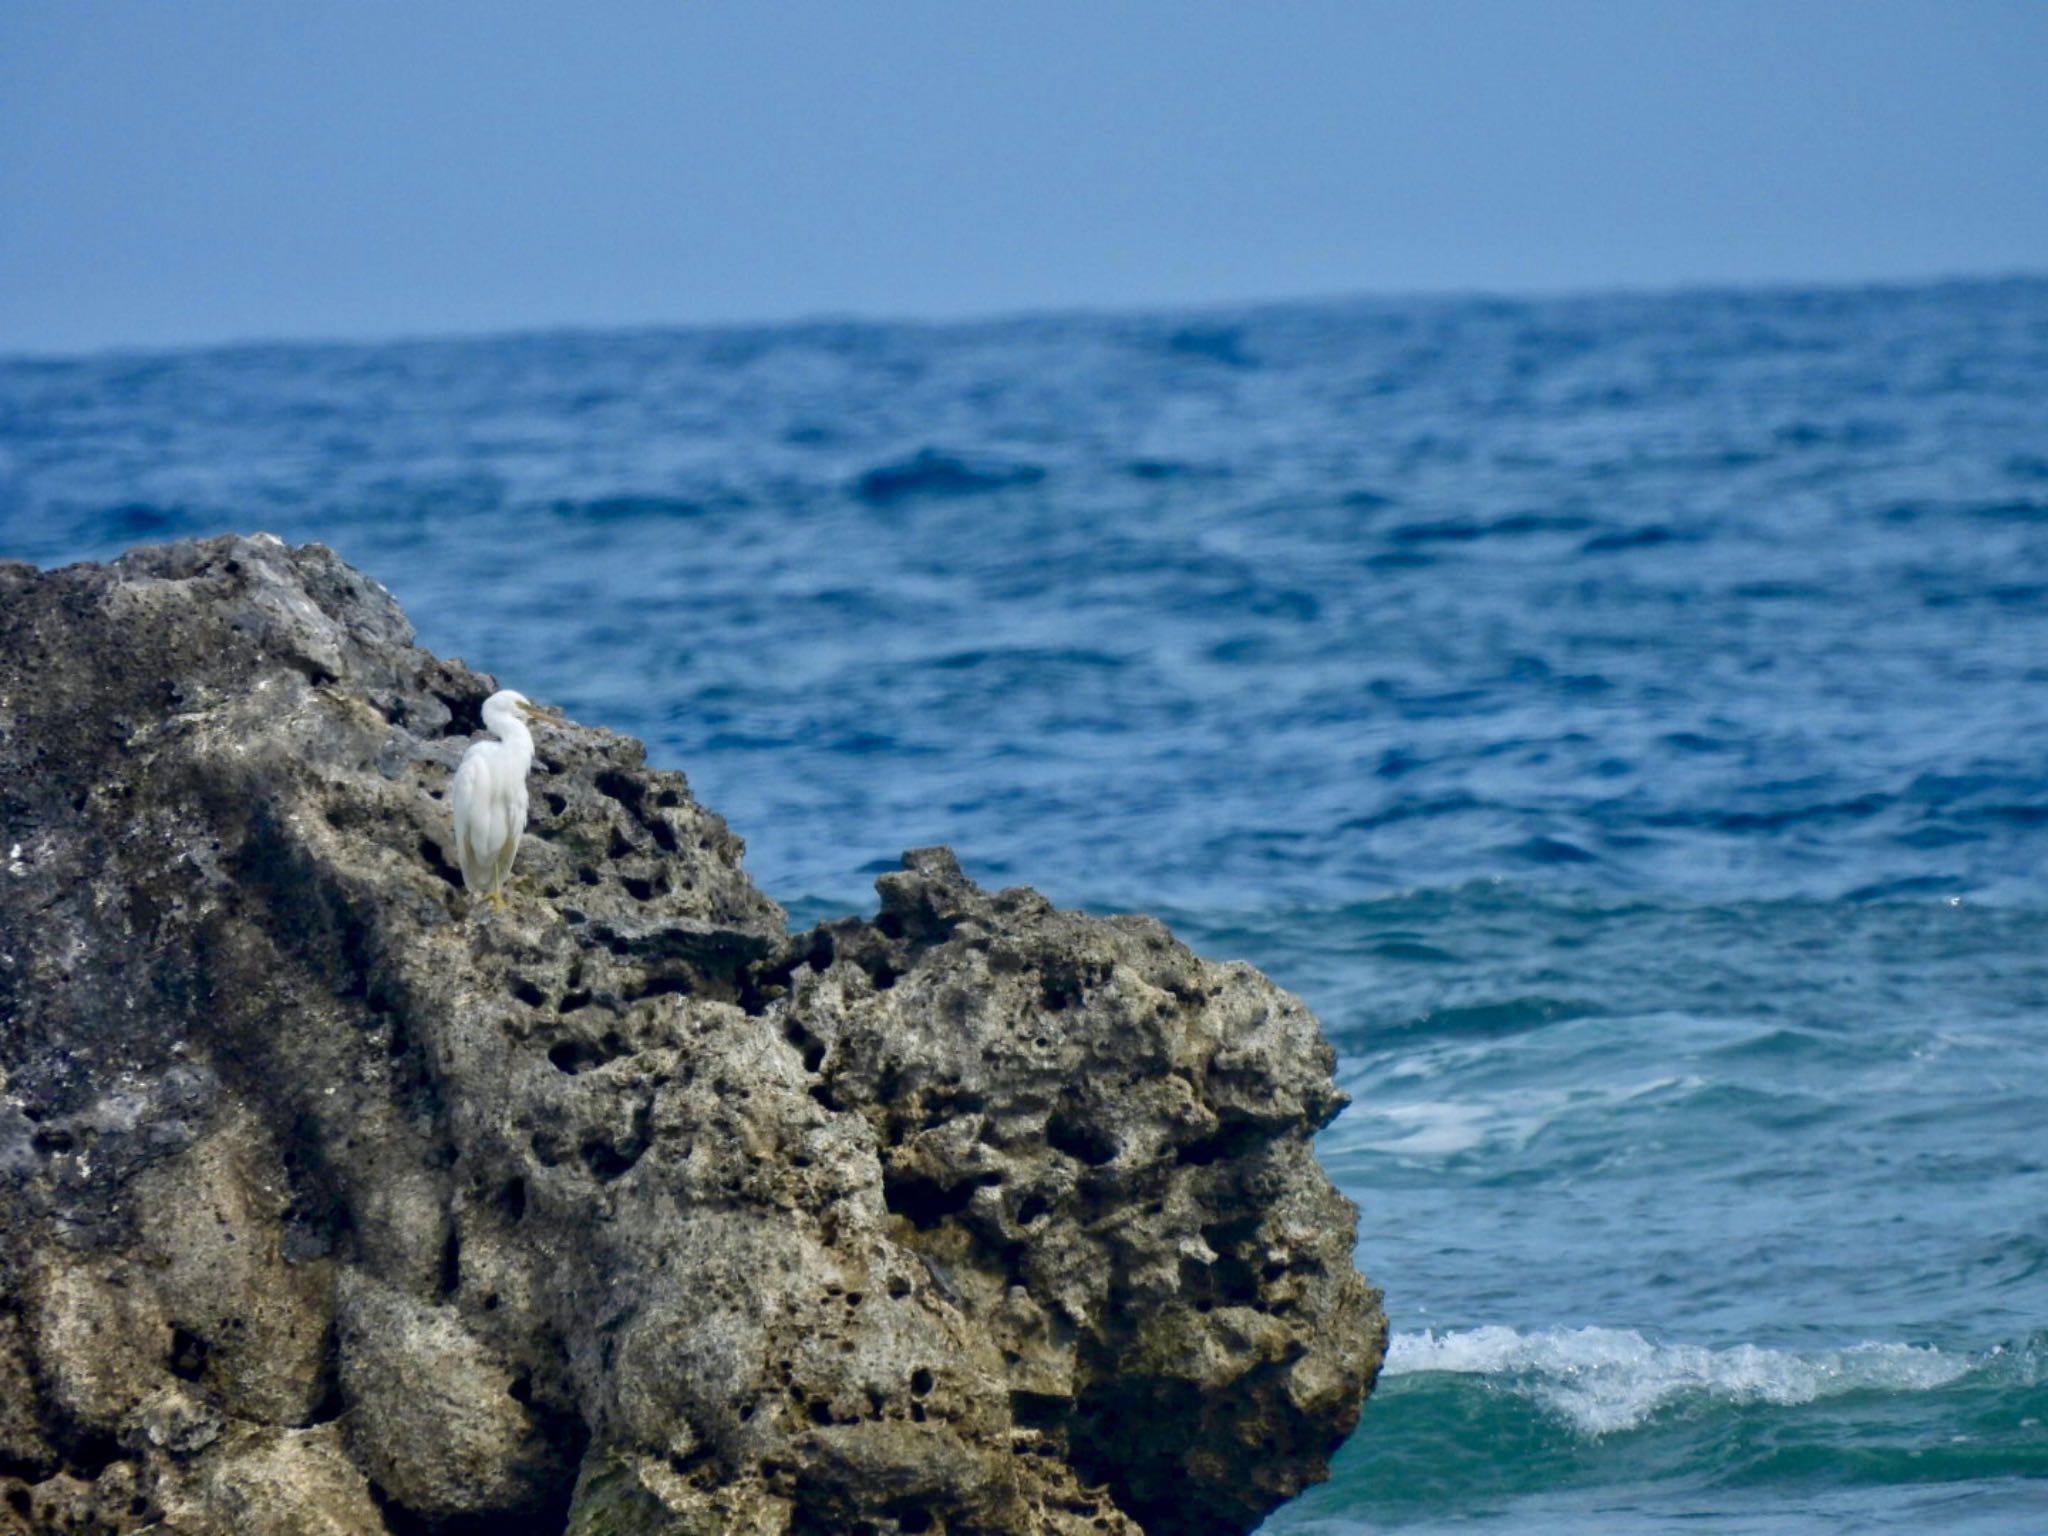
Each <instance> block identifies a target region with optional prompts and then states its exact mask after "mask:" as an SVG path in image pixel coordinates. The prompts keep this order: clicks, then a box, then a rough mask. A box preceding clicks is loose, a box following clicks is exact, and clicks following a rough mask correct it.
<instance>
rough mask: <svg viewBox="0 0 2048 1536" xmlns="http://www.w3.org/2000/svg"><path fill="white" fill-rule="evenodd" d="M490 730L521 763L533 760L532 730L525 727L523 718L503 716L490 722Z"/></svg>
mask: <svg viewBox="0 0 2048 1536" xmlns="http://www.w3.org/2000/svg"><path fill="white" fill-rule="evenodd" d="M491 730H492V732H493V733H494V734H495V735H496V736H497V738H498V740H500V741H502V742H504V743H505V745H506V746H508V747H510V748H511V749H512V753H513V755H514V756H515V757H517V758H518V759H519V760H520V761H521V762H522V763H530V762H532V761H533V732H531V731H529V730H528V729H527V728H526V722H525V721H524V720H521V719H520V718H518V716H516V715H509V716H504V717H501V718H499V719H496V720H493V721H492V722H491Z"/></svg>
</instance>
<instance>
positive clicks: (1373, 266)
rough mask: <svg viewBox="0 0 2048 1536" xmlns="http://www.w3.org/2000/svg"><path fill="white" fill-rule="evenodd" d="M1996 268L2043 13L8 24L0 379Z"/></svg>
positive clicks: (2038, 78) (2034, 96)
mask: <svg viewBox="0 0 2048 1536" xmlns="http://www.w3.org/2000/svg"><path fill="white" fill-rule="evenodd" d="M2018 270H2028V271H2036V272H2038V271H2042V270H2048V3H2043V0H1925V3H1921V0H1683V3H1681V0H1671V3H1659V0H1522V3H1512V0H1405V3H1399V4H1393V3H1373V0H1341V3H1311V0H1274V3H1264V0H1233V3H1228V4H1221V3H1215V4H1212V3H1204V0H1072V3H1067V0H1060V3H1040V0H1009V3H1004V4H996V3H985V4H984V3H976V0H872V3H867V4H859V3H855V0H747V3H744V4H742V3H737V0H735V3H729V4H728V3H716V4H713V3H702V0H697V3H692V0H662V3H652V0H648V3H640V0H604V3H597V4H569V3H566V0H562V3H551V4H545V5H543V4H537V3H517V0H476V3H435V0H407V3H398V0H246V3H242V0H180V3H158V0H131V3H124V4H109V3H96V0H0V351H16V350H25V349H34V350H49V349H68V348H84V347H99V346H105V345H110V344H148V345H158V344H164V343H178V342H186V341H209V340H224V339H234V338H253V337H271V336H385V335H395V334H407V333H422V332H444V331H477V330H496V329H508V328H518V327H533V326H546V325H555V324H564V323H567V324H597V325H607V324H616V323H645V322H655V321H697V320H713V321H717V320H743V319H772V318H782V317H789V316H798V315H813V314H824V313H837V314H846V313H853V314H870V315H928V316H946V315H960V314H973V313H987V312H999V311H1009V310H1017V309H1027V308H1043V307H1072V306H1090V307H1100V306H1113V305H1128V304H1138V305H1163V304H1178V303H1183V302H1211V301H1219V300H1230V299H1253V298H1277V297H1287V296H1292V295H1301V294H1333V293H1355V292H1375V291H1377V292H1387V291H1416V290H1434V289H1447V288H1448V289H1471V288H1487V289H1501V290H1532V289H1555V288H1596V287H1605V286H1611V285H1630V286H1645V285H1658V286H1661V285H1672V284H1683V283H1696V282H1723V281H1734V282H1751V281H1759V280H1763V281H1770V280H1844V279H1865V278H1896V277H1917V276H1927V275H1936V274H1953V273H1998V272H2012V271H2018Z"/></svg>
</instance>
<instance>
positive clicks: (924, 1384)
mask: <svg viewBox="0 0 2048 1536" xmlns="http://www.w3.org/2000/svg"><path fill="white" fill-rule="evenodd" d="M931 1389H932V1373H931V1372H930V1371H928V1370H926V1369H925V1368H924V1367H923V1366H921V1365H920V1366H919V1367H918V1368H917V1369H916V1370H914V1371H912V1372H911V1373H910V1395H911V1396H912V1397H923V1396H924V1395H925V1394H926V1393H927V1392H929V1391H931Z"/></svg>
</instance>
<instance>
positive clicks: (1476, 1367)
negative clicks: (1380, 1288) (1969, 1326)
mask: <svg viewBox="0 0 2048 1536" xmlns="http://www.w3.org/2000/svg"><path fill="white" fill-rule="evenodd" d="M1971 1365H1972V1362H1971V1360H1970V1359H1969V1358H1968V1357H1965V1356H1959V1355H1953V1354H1946V1353H1944V1352H1942V1351H1941V1350H1938V1349H1928V1348H1921V1347H1918V1346H1915V1345H1911V1344H1855V1345H1851V1346H1850V1347H1849V1348H1847V1349H1838V1350H1827V1351H1823V1352H1819V1353H1815V1354H1810V1355H1808V1354H1794V1353H1791V1352H1789V1351H1785V1350H1776V1349H1761V1348H1759V1347H1757V1346H1756V1345H1754V1344H1738V1345H1735V1346H1733V1347H1731V1348H1728V1349H1708V1348H1705V1347H1703V1346H1701V1345H1697V1344H1656V1343H1652V1342H1651V1341H1650V1340H1648V1339H1646V1338H1644V1337H1643V1336H1642V1335H1641V1334H1640V1333H1637V1332H1636V1331H1635V1330H1634V1329H1632V1328H1559V1329H1546V1330H1544V1331H1541V1332H1537V1333H1522V1332H1518V1331H1517V1330H1515V1329H1513V1328H1502V1327H1488V1328H1469V1329H1458V1330H1451V1331H1448V1332H1445V1333H1441V1334H1439V1333H1436V1332H1434V1331H1425V1332H1422V1333H1406V1334H1399V1335H1397V1336H1396V1337H1395V1338H1394V1340H1393V1343H1392V1346H1391V1347H1390V1348H1389V1349H1388V1351H1387V1364H1386V1373H1387V1374H1388V1375H1389V1376H1404V1375H1414V1374H1417V1373H1420V1372H1424V1371H1445V1372H1451V1373H1454V1374H1459V1375H1478V1376H1485V1377H1488V1378H1491V1379H1494V1380H1495V1381H1497V1382H1498V1383H1499V1384H1500V1385H1502V1386H1505V1387H1507V1388H1509V1389H1510V1390H1513V1391H1518V1392H1523V1393H1526V1394H1527V1395H1528V1396H1530V1397H1532V1398H1534V1399H1535V1400H1536V1401H1537V1402H1539V1403H1541V1404H1542V1405H1543V1406H1544V1407H1546V1408H1548V1409H1550V1410H1551V1411H1552V1412H1554V1413H1556V1414H1557V1415H1558V1416H1559V1417H1561V1418H1563V1419H1565V1420H1567V1421H1568V1422H1569V1423H1570V1424H1571V1425H1572V1426H1573V1427H1574V1428H1576V1429H1577V1430H1578V1431H1579V1432H1580V1433H1582V1434H1586V1435H1606V1434H1612V1433H1614V1432H1615V1431H1617V1430H1625V1429H1634V1428H1635V1427H1636V1426H1638V1425H1640V1424H1642V1423H1644V1422H1645V1421H1646V1420H1648V1419H1649V1418H1650V1416H1651V1415H1652V1414H1654V1413H1656V1412H1657V1411H1658V1410H1659V1409H1660V1408H1663V1407H1665V1406H1666V1405H1668V1404H1670V1403H1673V1402H1676V1401H1678V1400H1680V1399H1682V1398H1687V1397H1712V1398H1717V1399H1719V1400H1721V1401H1723V1402H1735V1403H1751V1402H1762V1403H1777V1404H1787V1405H1789V1404H1798V1403H1809V1402H1812V1401H1814V1400H1815V1399H1816V1398H1822V1397H1832V1396H1835V1395H1837V1394H1840V1393H1844V1392H1856V1391H1864V1390H1873V1391H1885V1392H1921V1391H1927V1390H1930V1389H1932V1388H1935V1387H1941V1386H1945V1385H1947V1384H1948V1383H1949V1382H1952V1381H1954V1380H1955V1379H1956V1378H1957V1377H1959V1376H1962V1375H1964V1374H1966V1373H1967V1372H1968V1371H1969V1370H1970V1369H1971Z"/></svg>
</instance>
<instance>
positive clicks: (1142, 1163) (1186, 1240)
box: [0, 536, 1386, 1536]
mask: <svg viewBox="0 0 2048 1536" xmlns="http://www.w3.org/2000/svg"><path fill="white" fill-rule="evenodd" d="M492 687H493V683H492V681H491V679H489V678H487V677H484V676H482V675H479V674H477V673H474V672H472V671H470V670H469V669H468V668H466V667H464V666H463V665H461V664H460V663H458V662H445V661H442V660H439V659H437V658H435V657H433V656H431V655H429V654H428V653H426V652H425V651H423V650H421V649H420V648H419V647H417V646H416V645H415V644H414V643H413V637H412V633H411V630H410V628H409V627H408V626H407V624H406V622H405V619H404V617H403V615H402V614H401V613H400V612H399V610H398V607H397V605H396V604H395V603H394V602H393V601H392V599H391V598H390V596H389V595H388V594H387V593H385V592H384V591H383V590H382V589H381V588H379V587H377V586H376V585H375V584H374V583H372V582H370V581H369V580H367V579H366V578H364V577H363V576H361V575H360V574H358V573H356V572H355V571H353V570H351V569H350V568H349V567H348V566H347V565H345V564H344V563H343V562H342V561H341V560H339V559H338V558H337V557H336V556H334V555H333V554H332V553H331V552H329V551H327V550H325V549H322V548H320V547H318V546H308V547H305V548H301V549H287V548H285V547H284V546H283V545H282V544H280V543H279V542H278V541H276V540H274V539H268V538H266V537H264V536H258V537H256V538H253V539H243V538H220V539H210V540H204V541H193V542H187V543H182V544H175V545H170V546H165V547H162V548H156V549H148V550H142V551H138V552H136V553H134V554H131V555H129V556H127V557H125V558H123V559H122V560H119V561H116V562H114V563H112V564H109V565H105V566H90V565H87V566H74V567H70V568H67V569H64V570H59V571H53V572H48V573H42V572H38V571H35V570H33V569H31V568H29V567H26V566H18V565H12V566H9V565H0V841H4V843H5V844H6V847H5V848H0V852H5V853H7V859H6V862H5V864H4V865H0V1074H4V1075H0V1532H7V1531H40V1530H55V1529H66V1530H77V1531H104V1532H110V1533H126V1532H141V1531H144V1530H160V1531H178V1532H223V1533H224V1532H242V1533H261V1532H279V1533H297V1532H307V1533H314V1532H317V1533H322V1536H366V1533H378V1532H391V1533H394V1536H407V1533H413V1532H439V1533H444V1536H457V1533H467V1532H480V1531H486V1530H488V1531H492V1532H507V1533H519V1532H536V1533H539V1532H546V1533H551V1536H552V1533H556V1532H570V1533H575V1536H683V1533H700V1532H702V1533H712V1532H721V1533H722V1532H761V1533H785V1532H786V1533H801V1532H811V1533H822V1532H853V1531H861V1530H865V1531H869V1532H873V1533H876V1536H880V1533H885V1532H950V1533H968V1532H975V1533H1004V1532H1019V1533H1027V1532H1028V1533H1083V1532H1087V1533H1094V1532H1104V1531H1109V1532H1127V1533H1128V1532H1136V1531H1151V1532H1154V1533H1165V1532H1193V1533H1211V1532H1216V1533H1221V1532H1238V1531H1245V1530H1249V1529H1250V1528H1252V1527H1253V1526H1254V1525H1256V1524H1257V1523H1258V1522H1259V1520H1260V1519H1261V1518H1262V1517H1263V1516H1264V1515H1265V1514H1266V1513H1267V1512H1268V1511H1269V1510H1270V1509H1272V1508H1273V1507H1274V1506H1275V1505H1276V1504H1278V1503H1279V1502H1280V1501H1282V1500H1284V1499H1286V1498H1287V1497H1289V1496H1290V1495H1292V1494H1293V1493H1295V1492H1297V1491H1298V1490H1299V1489H1300V1488H1302V1487H1303V1486H1305V1485H1306V1484H1307V1483H1308V1482H1310V1481H1313V1480H1314V1479H1316V1478H1318V1477H1320V1476H1322V1475H1323V1474H1324V1472H1325V1470H1326V1464H1327V1458H1328V1456H1329V1454H1330V1452H1331V1451H1332V1450H1333V1449H1334V1447H1335V1446H1336V1445H1337V1444H1338V1443H1339V1442H1340V1441H1341V1440H1342V1439H1343V1437H1344V1436H1345V1435H1346V1434H1348V1433H1349V1432H1350V1431H1351V1429H1352V1428H1353V1427H1354V1425H1355V1423H1356V1421H1357V1417H1358V1412H1359V1409H1360V1406H1361V1404H1362V1402H1363V1400H1364V1397H1365V1394H1366V1393H1367V1392H1368V1391H1369V1390H1370V1388H1371V1385H1372V1382H1373V1379H1374V1376H1375V1375H1376V1373H1377V1370H1378V1367H1379V1362H1380V1357H1381V1353H1382V1350H1383V1348H1384V1342H1385V1326H1386V1325H1385V1319H1384V1317H1383V1315H1382V1313H1381V1311H1380V1308H1379V1298H1378V1296H1377V1293H1375V1292H1374V1291H1372V1290H1371V1289H1370V1287H1369V1286H1368V1285H1367V1284H1366V1282H1365V1281H1364V1279H1363V1278H1362V1277H1361V1276H1360V1275H1359V1274H1358V1273H1357V1271H1356V1269H1355V1268H1354V1267H1353V1265H1352V1260H1351V1245H1352V1240H1353V1236H1354V1231H1355V1222H1356V1217H1355V1212H1354V1211H1353V1210H1352V1208H1351V1207H1350V1205H1349V1203H1348V1202H1346V1201H1345V1200H1344V1199H1343V1197H1342V1196H1340V1195H1339V1194H1338V1193H1337V1192H1336V1191H1335V1190H1334V1189H1333V1188H1332V1187H1331V1185H1330V1183H1329V1181H1328V1180H1327V1179H1326V1178H1325V1177H1324V1175H1323V1174H1322V1172H1321V1170H1320V1169H1319V1168H1318V1167H1317V1165H1316V1163H1315V1160H1314V1157H1313V1153H1312V1151H1311V1146H1310V1138H1311V1137H1312V1136H1313V1134H1314V1132H1315V1131H1316V1130H1317V1129H1318V1128H1319V1127H1321V1126H1322V1125H1324V1124H1325V1123H1327V1122H1328V1120H1329V1119H1330V1117H1331V1116H1332V1115H1333V1114H1335V1112H1336V1111H1337V1109H1338V1108H1339V1107H1340V1105H1341V1103H1342V1099H1341V1096H1340V1095H1339V1094H1338V1093H1337V1092H1336V1090H1335V1088H1334V1086H1333V1085H1332V1082H1331V1071H1332V1067H1333V1057H1332V1054H1331V1052H1330V1049H1329V1047H1328V1046H1327V1044H1325V1043H1324V1041H1323V1039H1322V1037H1321V1034H1320V1031H1319V1030H1318V1028H1317V1026H1316V1023H1315V1020H1314V1019H1313V1018H1312V1017H1311V1016H1310V1015H1309V1013H1308V1012H1307V1011H1306V1010H1305V1009H1304V1008H1303V1007H1302V1005H1301V1004H1300V1003H1299V1002H1298V1001H1297V1000H1295V999H1294V998H1292V997H1290V996H1289V995H1288V994H1286V993H1285V992H1283V991H1281V990H1280V989H1278V988H1277V987H1275V986H1274V985H1273V984H1272V983H1271V982H1269V981H1267V980H1266V979H1265V978H1264V977H1262V976H1260V975H1259V974H1258V973H1257V972H1256V971H1254V970H1252V969H1251V968H1249V967H1248V966H1244V965H1237V964H1231V965H1221V964H1215V963H1211V962H1209V961H1205V960H1203V959H1201V958H1199V957H1197V956H1195V955H1194V954H1192V953H1191V952H1189V951H1188V950H1187V949H1186V948H1185V947H1184V946H1182V945H1181V944H1179V943H1178V942H1177V941H1176V940H1175V939H1174V938H1173V937H1172V936H1171V935H1170V934H1169V933H1168V932H1167V931H1166V929H1165V928H1163V927H1162V926H1161V925H1159V924H1158V923H1156V922H1154V921H1152V920H1150V919H1148V918H1140V917H1114V918H1097V917H1090V916H1085V915H1082V914H1078V913H1073V912H1064V911H1059V910H1056V909H1055V908H1053V907H1052V906H1051V905H1050V904H1049V903H1048V902H1046V901H1045V899H1044V898H1042V897H1040V896H1039V895H1037V894H1036V893H1035V892H1032V891H1029V890H1024V889H1013V890H1004V891H1000V892H995V893H990V892H986V891H983V890H981V889H980V888H978V887H977V886H975V885H974V884H973V883H972V882H971V881H970V880H969V879H968V878H967V877H966V876H965V875H964V874H963V873H962V872H961V870H960V868H959V866H958V865H957V863H956V862H955V861H954V859H953V857H952V855H951V854H949V853H947V852H946V851H945V850H943V849H926V850H919V851H915V852H913V853H911V854H909V855H907V856H906V858H905V861H904V867H903V868H902V869H901V870H900V871H898V872H896V873H893V874H889V875H885V876H883V877H882V879H881V880H880V881H879V882H878V884H879V889H880V897H881V903H880V908H879V911H878V912H877V913H876V915H875V917H874V918H873V919H872V920H864V919H858V918H846V919H842V920H840V921H837V922H832V923H827V924H824V925H822V926H820V927H818V928H816V929H813V930H812V931H810V932H808V933H800V934H794V935H792V934H790V933H789V932H788V930H787V926H786V923H785V921H784V918H783V914H782V912H781V910H780V909H779V908H778V907H777V906H776V905H775V903H773V902H772V901H770V900H769V899H768V898H766V897H765V896H763V895H762V894H761V893H760V892H759V891H757V890H756V889H755V888H754V886H753V885H752V883H751V882H750V881H749V880H748V879H747V877H746V875H745V874H744V873H743V871H742V870H741V867H740V855H741V844H740V842H739V840H738V839H737V838H736V837H734V836H733V834H732V833H731V832H730V830H729V829H728V828H727V827H726V825H725V823H724V822H723V821H722V820H720V819H719V818H718V817H717V816H716V815H714V814H713V813H711V812H709V811H707V810H706V809H704V808H703V807H702V806H700V805H699V804H698V803H697V802H696V800H695V799H694V798H693V797H692V795H691V794H690V791H689V787H688V785H687V783H686V782H685V780H684V779H683V778H682V776H681V775H679V774H676V773H672V772H663V771H657V770H652V769H649V768H648V767H647V766H646V763H645V761H644V756H643V752H642V749H641V748H640V746H639V745H638V744H637V743H635V742H632V741H629V740H626V739H624V738H621V737H619V736H616V735H613V734H612V733H610V732H607V731H603V730H600V729H595V728H590V727H584V726H580V725H561V726H549V727H543V728H542V729H541V731H540V732H539V736H538V746H539V755H538V761H537V762H536V766H535V772H534V776H533V780H532V786H531V788H532V804H533V813H532V822H531V826H530V828H529V834H528V837H527V839H526V842H525V845H524V847H523V848H522V850H521V853H520V857H519V863H518V870H517V873H516V875H515V878H514V881H513V884H512V887H511V893H512V896H513V901H512V905H511V908H510V910H509V911H508V912H506V913H504V914H492V913H487V912H472V911H471V909H470V904H469V902H468V901H467V899H466V897H465V896H464V895H463V893H462V892H461V890H460V888H459V887H460V878H459V876H458V875H456V873H455V871H454V869H453V867H452V861H451V858H450V851H451V850H450V846H449V833H448V826H447V821H448V815H447V806H446V795H447V789H448V782H449V778H450V775H451V773H452V770H453V768H454V765H455V763H456V761H457V760H458V758H459V756H460V753H461V751H462V749H463V747H464V746H465V745H466V744H467V742H468V740H469V739H470V737H471V736H472V734H474V733H475V732H476V730H477V729H478V721H477V709H478V706H479V705H480V704H481V702H482V700H483V699H484V698H485V697H486V696H487V695H488V694H489V693H490V692H491V690H492Z"/></svg>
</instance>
